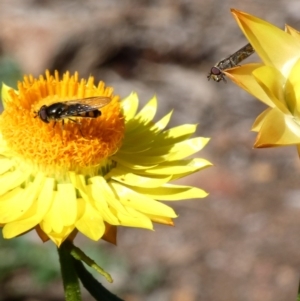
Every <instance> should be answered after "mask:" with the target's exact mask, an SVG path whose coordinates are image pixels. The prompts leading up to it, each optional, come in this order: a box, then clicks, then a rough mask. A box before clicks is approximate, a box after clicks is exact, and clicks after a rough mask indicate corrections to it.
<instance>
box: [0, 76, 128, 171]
mask: <svg viewBox="0 0 300 301" xmlns="http://www.w3.org/2000/svg"><path fill="white" fill-rule="evenodd" d="M18 90H19V91H18V92H16V91H14V90H11V91H10V92H9V95H10V100H9V101H7V102H6V108H5V110H4V112H3V113H2V115H1V117H0V130H1V133H2V136H3V139H4V140H5V141H6V143H7V145H8V147H9V148H10V150H11V151H12V153H13V155H14V156H17V157H19V158H21V159H24V160H25V161H26V162H28V163H30V164H32V165H33V166H36V167H37V168H38V169H41V168H42V169H43V170H44V171H45V170H46V171H47V170H49V172H51V173H52V172H53V169H54V170H56V171H58V169H63V170H64V171H78V170H80V169H85V168H90V167H93V166H94V167H97V166H98V167H99V166H101V165H103V163H106V162H107V161H109V160H107V159H109V157H110V156H112V155H113V154H114V153H115V152H117V150H118V149H119V148H120V146H121V143H122V139H123V136H124V128H125V126H124V118H123V115H122V112H121V106H120V102H119V97H118V96H113V89H112V88H111V87H105V85H104V83H103V82H99V84H98V86H97V87H96V86H94V78H93V77H89V79H88V80H87V81H86V80H83V79H82V80H81V81H80V82H79V81H78V74H77V73H75V74H74V75H73V76H70V74H69V73H68V72H67V73H66V74H64V76H63V79H62V80H60V79H59V74H58V72H55V75H54V76H51V75H50V74H49V72H48V71H47V72H46V78H44V77H43V76H40V77H39V79H34V78H33V77H32V76H29V77H27V76H25V77H24V81H23V82H19V83H18ZM95 96H104V97H109V98H111V102H110V103H108V104H107V105H105V106H104V107H103V108H101V109H99V111H101V115H100V116H98V117H97V118H89V117H74V116H67V117H70V118H71V119H72V120H73V121H70V120H69V119H68V118H64V119H57V120H50V122H49V123H45V122H43V121H42V120H41V118H40V117H39V116H38V114H37V112H38V111H39V110H40V108H41V107H42V106H43V105H46V106H49V105H51V104H54V103H57V102H66V104H67V102H68V101H70V100H73V101H74V100H76V102H77V100H78V103H80V100H82V99H84V98H88V97H95ZM74 121H75V122H74Z"/></svg>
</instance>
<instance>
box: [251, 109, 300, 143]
mask: <svg viewBox="0 0 300 301" xmlns="http://www.w3.org/2000/svg"><path fill="white" fill-rule="evenodd" d="M294 144H300V124H299V123H298V122H296V121H295V120H294V119H293V117H291V116H287V115H284V114H282V112H281V111H279V110H278V109H273V110H271V111H270V112H269V113H268V114H267V115H266V116H265V118H264V122H263V124H262V126H261V129H260V132H259V134H258V136H257V140H256V142H255V145H254V147H257V148H260V147H273V146H284V145H294Z"/></svg>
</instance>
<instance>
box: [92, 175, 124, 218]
mask: <svg viewBox="0 0 300 301" xmlns="http://www.w3.org/2000/svg"><path fill="white" fill-rule="evenodd" d="M90 182H91V183H93V186H94V188H95V190H96V189H98V190H99V191H101V192H100V194H102V197H103V199H105V201H106V202H107V204H108V205H109V206H110V207H112V208H114V209H115V210H116V211H120V212H123V213H127V211H126V209H125V208H124V206H123V205H122V204H121V203H120V202H119V200H117V199H116V198H115V195H114V193H113V191H112V190H111V187H110V186H109V185H108V183H107V182H106V180H105V179H104V178H103V177H100V176H98V177H93V178H90Z"/></svg>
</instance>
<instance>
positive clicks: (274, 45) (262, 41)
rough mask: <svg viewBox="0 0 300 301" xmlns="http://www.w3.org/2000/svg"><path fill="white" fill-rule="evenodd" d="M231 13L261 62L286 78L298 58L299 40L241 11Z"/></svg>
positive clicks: (299, 55) (299, 54)
mask: <svg viewBox="0 0 300 301" xmlns="http://www.w3.org/2000/svg"><path fill="white" fill-rule="evenodd" d="M231 12H232V14H233V16H234V17H235V19H236V21H237V23H238V25H239V26H240V28H241V30H242V31H243V32H244V34H245V36H246V37H247V39H248V40H249V42H250V43H251V45H252V46H253V48H254V49H255V51H256V52H257V54H258V55H259V56H260V58H261V59H262V60H263V62H264V63H265V64H266V65H268V66H274V67H275V68H276V69H278V70H279V71H281V72H282V74H283V76H287V75H288V74H289V72H290V68H291V66H292V65H293V62H295V61H296V60H298V59H299V57H300V53H299V49H300V42H299V39H296V38H294V37H293V36H291V35H290V34H288V33H286V32H284V31H283V30H281V29H279V28H278V27H276V26H274V25H272V24H271V23H268V22H266V21H264V20H262V19H259V18H257V17H254V16H252V15H249V14H247V13H244V12H242V11H238V10H235V9H232V10H231Z"/></svg>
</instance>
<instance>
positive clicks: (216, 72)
mask: <svg viewBox="0 0 300 301" xmlns="http://www.w3.org/2000/svg"><path fill="white" fill-rule="evenodd" d="M210 72H211V74H213V75H220V74H221V73H222V72H221V70H220V69H219V68H217V67H212V68H211V70H210Z"/></svg>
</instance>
